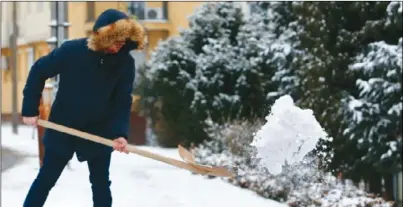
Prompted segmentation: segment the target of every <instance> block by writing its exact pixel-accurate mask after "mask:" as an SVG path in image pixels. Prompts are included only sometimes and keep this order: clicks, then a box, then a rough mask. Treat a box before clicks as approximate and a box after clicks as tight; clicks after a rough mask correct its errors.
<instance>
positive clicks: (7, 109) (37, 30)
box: [1, 2, 51, 120]
mask: <svg viewBox="0 0 403 207" xmlns="http://www.w3.org/2000/svg"><path fill="white" fill-rule="evenodd" d="M16 6H17V25H18V31H19V32H18V33H19V34H18V40H17V86H18V87H17V92H18V95H17V102H18V106H17V108H18V112H19V113H20V112H21V105H22V90H23V87H24V84H25V81H26V79H27V76H28V73H29V69H30V68H31V66H32V64H33V63H34V62H35V61H36V60H37V59H38V58H40V57H42V56H44V55H46V54H48V53H49V50H50V48H49V46H48V44H47V43H46V40H47V39H48V38H49V36H50V27H49V22H50V14H51V13H50V2H17V3H16ZM12 11H13V2H2V7H1V15H2V21H1V33H2V34H1V36H2V38H1V73H2V79H1V84H2V103H1V106H2V107H1V110H2V111H1V113H2V119H3V120H8V118H9V117H10V116H11V112H12V79H11V71H12V68H11V67H10V55H11V50H10V41H9V40H10V35H11V34H12V31H13V24H12Z"/></svg>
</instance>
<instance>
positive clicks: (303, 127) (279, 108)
mask: <svg viewBox="0 0 403 207" xmlns="http://www.w3.org/2000/svg"><path fill="white" fill-rule="evenodd" d="M325 137H327V133H326V132H325V131H324V130H323V128H322V127H321V126H320V124H319V123H318V121H317V120H316V118H315V116H314V115H313V111H312V110H310V109H301V108H299V107H297V106H295V104H294V101H293V99H292V98H291V97H290V96H289V95H284V96H282V97H280V98H279V99H277V100H276V101H275V103H274V105H273V106H272V108H271V113H270V114H269V115H268V116H267V117H266V124H264V125H263V126H262V128H261V129H260V130H259V131H257V133H256V134H255V136H254V138H253V141H252V143H251V146H253V147H255V148H256V158H258V159H259V160H260V163H261V164H262V165H263V166H264V167H265V168H266V169H267V170H268V171H269V172H270V173H271V174H273V175H277V174H280V173H281V172H282V168H283V166H284V165H293V164H297V163H299V162H301V161H303V159H304V157H305V156H306V155H307V154H308V153H309V152H311V151H312V150H314V149H315V147H316V145H317V143H318V142H319V140H320V139H321V138H325Z"/></svg>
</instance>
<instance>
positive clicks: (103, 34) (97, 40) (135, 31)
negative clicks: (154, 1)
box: [87, 18, 146, 51]
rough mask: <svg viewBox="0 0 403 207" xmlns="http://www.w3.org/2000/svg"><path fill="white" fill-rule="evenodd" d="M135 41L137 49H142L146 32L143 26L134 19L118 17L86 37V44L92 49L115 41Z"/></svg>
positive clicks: (97, 49) (104, 47) (94, 49)
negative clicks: (118, 18)
mask: <svg viewBox="0 0 403 207" xmlns="http://www.w3.org/2000/svg"><path fill="white" fill-rule="evenodd" d="M127 39H129V40H131V41H135V42H136V43H137V50H143V49H144V48H145V45H146V34H145V30H144V28H143V26H142V25H141V24H140V23H138V22H137V21H135V20H134V19H130V18H128V19H120V20H118V21H116V22H114V23H113V24H110V25H107V26H103V27H101V28H99V29H98V30H97V31H96V32H92V34H91V35H90V36H89V38H88V43H87V46H88V48H90V49H91V50H93V51H100V50H104V49H106V48H108V47H110V46H111V45H112V44H113V43H114V42H115V41H125V40H127Z"/></svg>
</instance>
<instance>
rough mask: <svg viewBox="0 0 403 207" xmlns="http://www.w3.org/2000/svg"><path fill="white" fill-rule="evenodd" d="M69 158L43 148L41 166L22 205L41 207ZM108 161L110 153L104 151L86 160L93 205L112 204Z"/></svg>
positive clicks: (109, 205)
mask: <svg viewBox="0 0 403 207" xmlns="http://www.w3.org/2000/svg"><path fill="white" fill-rule="evenodd" d="M69 160H70V158H63V157H60V155H58V154H57V153H55V152H52V151H51V150H45V157H44V159H43V166H42V167H41V169H40V170H39V173H38V175H37V177H36V179H35V180H34V182H33V183H32V185H31V188H30V189H29V192H28V195H27V197H26V198H25V201H24V207H42V206H43V205H44V203H45V201H46V198H47V197H48V194H49V192H50V190H51V189H52V188H53V186H54V185H55V184H56V182H57V180H58V179H59V177H60V175H61V174H62V172H63V169H64V168H65V166H66V165H67V163H68V161H69ZM110 161H111V153H105V154H103V155H101V156H99V157H96V158H94V159H91V160H88V161H87V163H88V169H89V172H90V177H89V178H90V182H91V184H92V200H93V203H94V207H111V206H112V195H111V190H110V185H111V181H110V180H109V165H110ZM67 196H68V195H67Z"/></svg>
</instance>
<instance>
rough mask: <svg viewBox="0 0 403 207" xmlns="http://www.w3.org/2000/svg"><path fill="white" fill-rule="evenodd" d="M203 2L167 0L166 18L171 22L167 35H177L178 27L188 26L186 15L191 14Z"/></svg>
mask: <svg viewBox="0 0 403 207" xmlns="http://www.w3.org/2000/svg"><path fill="white" fill-rule="evenodd" d="M203 3H204V2H180V1H176V2H172V1H171V2H169V3H168V19H169V22H170V23H171V28H170V30H169V35H170V36H175V35H178V34H179V29H180V28H188V19H187V18H188V16H190V15H191V14H193V13H194V11H195V10H196V9H197V8H198V7H200V6H201V5H202V4H203Z"/></svg>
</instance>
